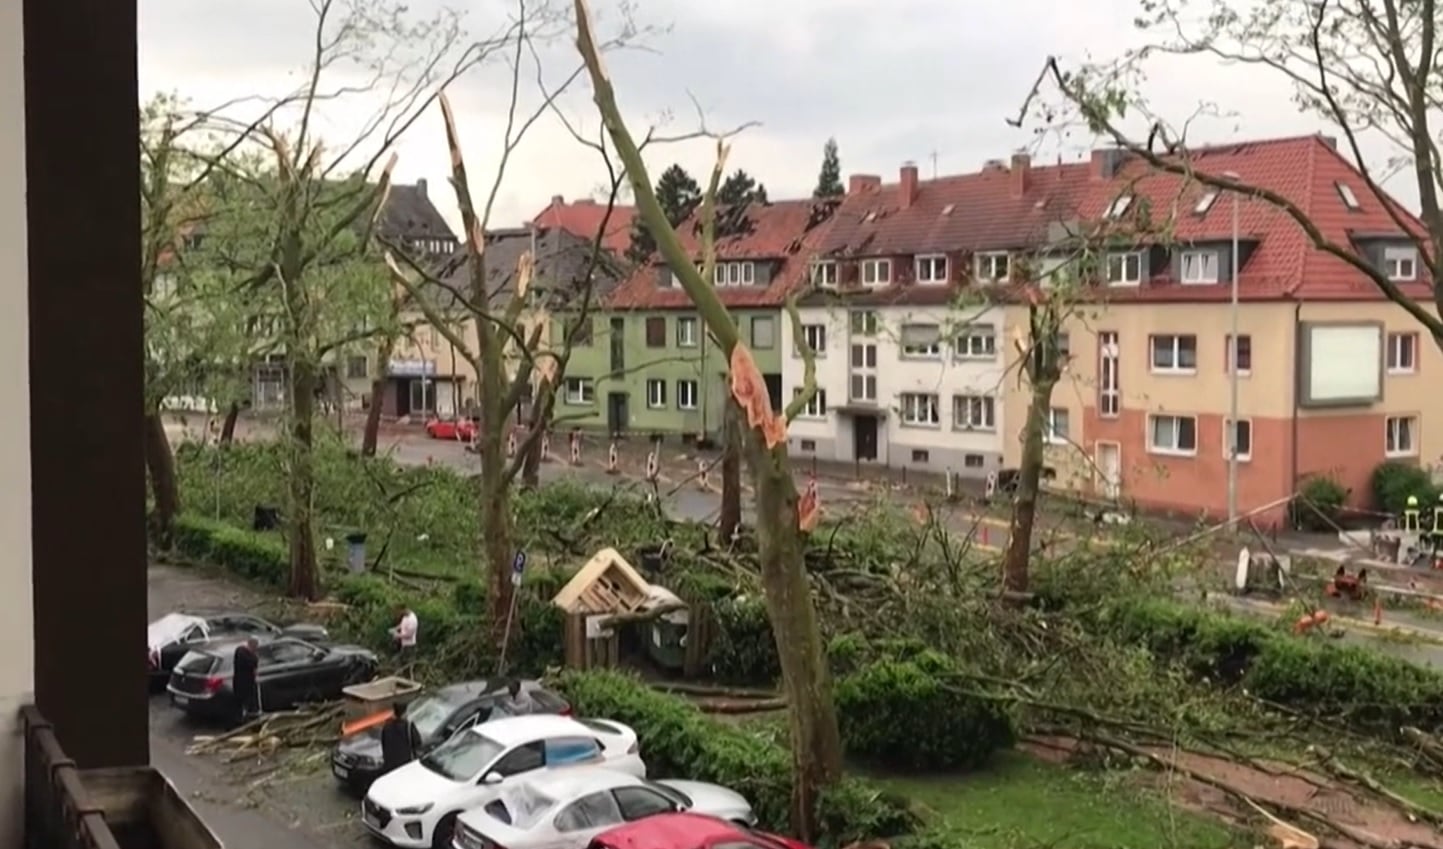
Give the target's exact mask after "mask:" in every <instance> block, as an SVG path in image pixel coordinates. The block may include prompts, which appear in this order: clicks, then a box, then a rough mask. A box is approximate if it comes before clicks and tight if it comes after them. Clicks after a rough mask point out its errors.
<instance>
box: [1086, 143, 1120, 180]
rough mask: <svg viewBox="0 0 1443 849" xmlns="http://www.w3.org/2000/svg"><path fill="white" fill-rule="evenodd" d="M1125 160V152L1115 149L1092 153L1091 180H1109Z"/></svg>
mask: <svg viewBox="0 0 1443 849" xmlns="http://www.w3.org/2000/svg"><path fill="white" fill-rule="evenodd" d="M1126 159H1127V151H1125V150H1123V149H1121V148H1117V147H1105V148H1103V149H1101V150H1094V151H1093V152H1092V179H1094V180H1111V179H1112V178H1113V177H1115V176H1117V170H1118V169H1119V168H1121V167H1122V163H1123V162H1124V161H1125V160H1126Z"/></svg>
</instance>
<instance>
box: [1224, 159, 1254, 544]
mask: <svg viewBox="0 0 1443 849" xmlns="http://www.w3.org/2000/svg"><path fill="white" fill-rule="evenodd" d="M1224 176H1227V177H1229V178H1231V179H1233V180H1236V179H1237V177H1236V175H1232V174H1227V175H1224ZM1232 196H1233V255H1232V266H1233V267H1232V280H1231V282H1232V296H1231V298H1232V302H1231V306H1230V310H1231V320H1232V335H1231V336H1229V337H1228V340H1229V341H1228V348H1229V352H1228V355H1229V356H1228V364H1229V368H1230V369H1231V371H1230V373H1229V374H1228V417H1229V418H1228V421H1229V422H1230V426H1229V427H1228V428H1224V429H1223V436H1224V438H1225V439H1227V440H1228V443H1227V445H1228V528H1229V530H1237V521H1238V193H1237V192H1236V191H1234V192H1232ZM1249 437H1250V438H1251V434H1249Z"/></svg>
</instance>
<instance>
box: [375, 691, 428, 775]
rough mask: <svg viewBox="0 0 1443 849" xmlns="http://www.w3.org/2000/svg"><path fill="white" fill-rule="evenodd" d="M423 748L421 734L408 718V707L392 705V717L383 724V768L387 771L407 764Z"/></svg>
mask: <svg viewBox="0 0 1443 849" xmlns="http://www.w3.org/2000/svg"><path fill="white" fill-rule="evenodd" d="M420 748H421V734H420V732H418V731H417V730H416V726H415V725H414V724H412V722H411V720H409V719H407V718H406V709H405V708H404V707H402V706H401V705H399V704H396V705H392V706H391V718H390V719H388V720H386V724H385V725H382V726H381V768H382V769H383V770H385V771H386V772H390V771H391V770H393V769H397V768H399V767H402V766H405V765H406V764H408V763H410V762H411V761H413V760H415V758H416V750H417V749H420Z"/></svg>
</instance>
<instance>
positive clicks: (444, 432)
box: [426, 419, 476, 442]
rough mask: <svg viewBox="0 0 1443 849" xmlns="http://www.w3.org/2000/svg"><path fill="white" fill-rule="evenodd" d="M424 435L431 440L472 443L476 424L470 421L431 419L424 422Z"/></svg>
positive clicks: (474, 438) (474, 437)
mask: <svg viewBox="0 0 1443 849" xmlns="http://www.w3.org/2000/svg"><path fill="white" fill-rule="evenodd" d="M426 435H427V436H429V437H431V438H432V439H449V440H452V441H454V442H474V441H475V440H476V423H475V422H473V421H471V420H470V419H431V420H430V421H428V422H426Z"/></svg>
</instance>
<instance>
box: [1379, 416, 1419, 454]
mask: <svg viewBox="0 0 1443 849" xmlns="http://www.w3.org/2000/svg"><path fill="white" fill-rule="evenodd" d="M1384 430H1385V433H1384V437H1383V453H1384V454H1385V455H1387V456H1389V457H1414V456H1417V454H1418V417H1417V416H1389V417H1388V418H1387V419H1385V420H1384Z"/></svg>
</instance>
